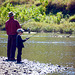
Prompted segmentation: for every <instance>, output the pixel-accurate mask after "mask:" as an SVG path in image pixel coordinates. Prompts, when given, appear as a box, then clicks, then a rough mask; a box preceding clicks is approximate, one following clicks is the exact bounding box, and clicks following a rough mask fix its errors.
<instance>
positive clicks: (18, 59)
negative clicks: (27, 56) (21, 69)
mask: <svg viewBox="0 0 75 75" xmlns="http://www.w3.org/2000/svg"><path fill="white" fill-rule="evenodd" d="M21 55H22V47H18V54H17V62H18V63H19V62H20V61H21Z"/></svg>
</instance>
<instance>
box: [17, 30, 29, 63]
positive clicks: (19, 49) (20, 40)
mask: <svg viewBox="0 0 75 75" xmlns="http://www.w3.org/2000/svg"><path fill="white" fill-rule="evenodd" d="M23 31H24V30H23V29H18V30H17V33H18V35H17V38H16V46H17V48H18V54H17V63H21V54H22V48H24V45H23V42H25V41H26V40H28V39H29V38H26V39H25V40H22V38H21V35H22V33H23Z"/></svg>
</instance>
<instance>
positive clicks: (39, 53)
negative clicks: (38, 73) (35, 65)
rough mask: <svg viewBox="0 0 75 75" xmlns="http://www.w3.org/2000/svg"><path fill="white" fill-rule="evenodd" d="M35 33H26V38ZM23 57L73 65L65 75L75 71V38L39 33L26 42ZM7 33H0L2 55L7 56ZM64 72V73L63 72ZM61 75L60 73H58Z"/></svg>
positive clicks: (71, 74)
mask: <svg viewBox="0 0 75 75" xmlns="http://www.w3.org/2000/svg"><path fill="white" fill-rule="evenodd" d="M31 35H33V34H24V35H23V36H22V38H23V39H25V38H26V37H28V36H31ZM24 45H25V48H23V52H22V58H24V59H25V58H26V59H29V60H35V61H39V62H42V63H52V64H58V65H62V66H68V67H73V68H70V69H69V70H67V71H66V72H67V73H66V72H64V75H66V74H67V75H74V73H75V38H74V37H73V38H61V37H53V35H52V34H49V33H46V34H45V33H43V34H42V33H38V34H37V35H35V36H33V37H32V38H30V39H29V40H28V41H26V42H25V43H24ZM6 46H7V35H4V34H1V35H0V56H6V53H7V52H6ZM62 74H63V73H62ZM57 75H60V74H57Z"/></svg>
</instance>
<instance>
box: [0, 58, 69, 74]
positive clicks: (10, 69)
mask: <svg viewBox="0 0 75 75" xmlns="http://www.w3.org/2000/svg"><path fill="white" fill-rule="evenodd" d="M5 59H6V57H0V75H10V74H11V75H46V74H53V73H62V72H63V71H65V70H67V69H68V68H66V67H63V66H59V65H53V64H51V63H50V64H48V63H47V64H45V63H39V62H35V61H29V60H27V59H24V60H22V62H23V63H21V64H16V62H12V61H5Z"/></svg>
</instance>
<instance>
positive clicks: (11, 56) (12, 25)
mask: <svg viewBox="0 0 75 75" xmlns="http://www.w3.org/2000/svg"><path fill="white" fill-rule="evenodd" d="M8 14H9V15H8V17H9V20H8V21H7V22H6V24H5V28H6V32H7V35H8V44H7V57H8V59H7V60H10V61H15V51H16V36H17V32H16V31H17V29H18V28H21V26H20V25H19V22H18V21H17V20H14V14H13V12H9V13H8Z"/></svg>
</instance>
